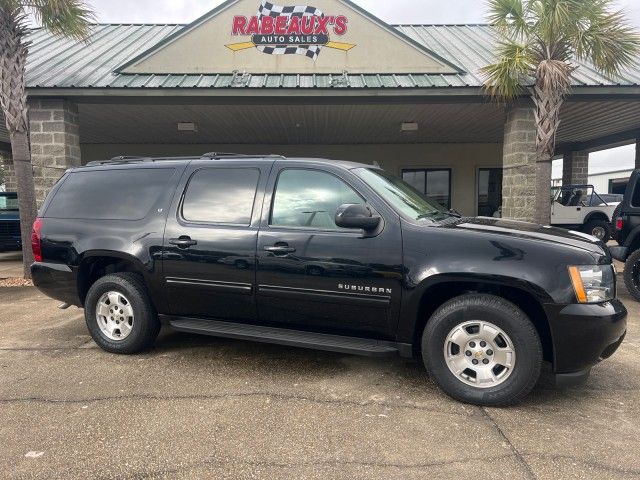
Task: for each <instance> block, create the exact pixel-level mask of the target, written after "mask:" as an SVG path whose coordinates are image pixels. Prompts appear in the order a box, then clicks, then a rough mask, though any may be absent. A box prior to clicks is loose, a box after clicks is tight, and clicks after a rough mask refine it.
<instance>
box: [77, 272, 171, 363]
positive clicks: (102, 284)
mask: <svg viewBox="0 0 640 480" xmlns="http://www.w3.org/2000/svg"><path fill="white" fill-rule="evenodd" d="M136 280H137V278H136V277H132V276H131V275H124V274H114V275H107V276H105V277H102V278H100V279H99V280H97V281H96V282H95V283H94V284H93V285H92V286H91V288H90V289H89V292H88V293H87V297H86V299H85V304H84V311H85V321H86V323H87V328H88V329H89V333H90V334H91V337H92V338H93V340H94V341H95V342H96V343H97V344H98V345H99V346H100V347H101V348H102V349H104V350H106V351H108V352H112V353H135V352H138V351H140V350H142V349H144V348H147V347H148V346H149V343H150V341H152V340H154V339H155V337H156V336H157V334H158V331H159V321H158V319H157V315H156V313H155V310H154V308H153V306H152V305H151V302H150V300H149V298H148V296H147V295H146V292H145V291H144V289H143V288H141V285H140V284H139V282H138V281H136ZM109 291H116V292H120V293H122V294H123V295H124V296H125V297H126V298H127V299H128V300H129V302H130V303H131V307H132V309H133V318H134V320H133V327H132V330H131V333H130V334H129V335H128V336H127V338H125V339H124V340H120V341H114V340H111V339H109V338H108V337H107V336H105V335H104V333H102V331H101V330H100V327H99V326H98V321H97V318H96V306H97V303H98V301H99V300H100V297H101V296H102V295H103V294H105V293H106V292H109Z"/></svg>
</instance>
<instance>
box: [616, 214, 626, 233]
mask: <svg viewBox="0 0 640 480" xmlns="http://www.w3.org/2000/svg"><path fill="white" fill-rule="evenodd" d="M622 227H624V220H622V218H621V217H618V218H616V230H622Z"/></svg>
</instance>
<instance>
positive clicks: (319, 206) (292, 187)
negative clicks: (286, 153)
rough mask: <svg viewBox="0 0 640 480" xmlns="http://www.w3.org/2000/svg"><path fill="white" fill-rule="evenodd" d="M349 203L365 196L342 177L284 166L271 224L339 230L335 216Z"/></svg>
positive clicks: (277, 189) (358, 200) (277, 188)
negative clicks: (341, 178)
mask: <svg viewBox="0 0 640 480" xmlns="http://www.w3.org/2000/svg"><path fill="white" fill-rule="evenodd" d="M345 203H364V200H363V199H362V197H360V195H358V194H357V193H356V192H355V191H354V190H353V189H352V188H351V187H350V186H349V185H347V184H346V183H344V182H343V181H342V180H340V179H339V178H337V177H335V176H333V175H331V174H329V173H326V172H321V171H319V170H297V169H290V170H283V171H282V172H281V173H280V176H279V177H278V183H277V185H276V192H275V195H274V199H273V208H272V212H271V221H270V225H272V226H277V227H302V228H315V229H319V230H339V227H338V226H336V224H335V222H334V216H335V214H336V210H337V209H338V207H339V206H340V205H342V204H345Z"/></svg>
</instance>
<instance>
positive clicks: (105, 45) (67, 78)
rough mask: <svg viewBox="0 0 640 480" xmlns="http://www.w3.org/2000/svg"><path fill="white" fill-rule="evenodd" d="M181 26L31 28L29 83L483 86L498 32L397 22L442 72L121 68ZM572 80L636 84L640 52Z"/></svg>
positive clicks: (585, 69)
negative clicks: (627, 62)
mask: <svg viewBox="0 0 640 480" xmlns="http://www.w3.org/2000/svg"><path fill="white" fill-rule="evenodd" d="M182 28H184V25H177V24H163V25H159V24H153V25H152V24H97V25H94V26H93V27H92V31H91V35H90V38H89V40H88V42H86V43H83V42H78V41H74V40H70V39H66V38H61V37H57V36H54V35H52V34H51V33H49V32H48V31H46V30H44V29H41V28H39V29H34V30H32V31H31V32H30V34H29V36H28V39H27V40H28V41H29V42H31V46H30V53H29V59H28V62H27V75H26V77H27V86H28V87H29V88H31V89H40V88H82V89H87V88H114V89H119V88H127V89H157V88H162V89H166V88H176V89H182V88H188V89H200V88H202V89H211V88H294V89H311V88H321V89H344V88H351V89H365V88H369V89H381V88H391V89H401V88H412V89H415V88H418V89H423V88H424V89H432V88H460V87H480V86H482V79H481V77H480V75H479V74H478V71H479V69H480V68H481V67H482V66H484V65H487V64H488V63H490V62H492V60H493V59H494V55H493V51H494V47H495V45H496V41H497V36H496V33H495V31H494V30H493V28H492V27H491V26H488V25H394V26H393V28H395V29H397V30H398V31H399V32H401V33H402V34H404V35H406V36H408V37H409V38H411V39H412V40H415V41H416V42H418V43H419V44H421V45H423V46H424V47H425V48H428V49H430V50H432V51H433V52H435V53H436V54H437V55H439V56H441V57H442V58H444V59H446V60H448V61H449V62H451V63H452V64H454V65H457V66H459V67H460V68H461V70H462V71H463V72H462V73H456V74H450V75H444V74H415V73H413V74H407V73H402V72H398V73H397V74H349V73H348V72H344V73H340V72H336V74H314V75H309V74H299V75H296V74H251V73H242V72H235V73H234V72H229V73H228V74H210V75H206V74H203V75H197V74H124V73H117V70H118V68H119V67H121V66H122V65H123V64H125V63H126V62H128V61H130V60H132V59H133V58H135V57H136V56H138V55H139V54H140V53H142V52H144V51H146V50H148V49H150V48H152V47H153V46H154V45H157V44H158V43H159V42H162V41H163V40H164V39H166V38H167V37H168V36H170V35H172V34H174V33H176V32H177V31H179V30H180V29H182ZM573 85H574V86H575V87H580V86H638V85H640V59H639V61H638V62H637V64H636V65H635V66H634V67H633V68H630V69H629V70H628V71H625V72H623V73H622V74H621V75H620V76H619V77H616V78H611V77H607V76H604V75H602V74H601V73H599V72H598V71H597V70H596V69H595V68H594V67H593V66H592V65H589V64H581V65H579V68H578V69H577V70H576V71H575V73H574V74H573Z"/></svg>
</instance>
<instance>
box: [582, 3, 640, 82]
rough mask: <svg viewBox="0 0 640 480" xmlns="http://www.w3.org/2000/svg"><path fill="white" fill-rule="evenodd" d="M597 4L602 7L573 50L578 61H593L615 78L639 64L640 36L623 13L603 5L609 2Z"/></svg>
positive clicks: (595, 10) (594, 12)
mask: <svg viewBox="0 0 640 480" xmlns="http://www.w3.org/2000/svg"><path fill="white" fill-rule="evenodd" d="M596 3H598V4H599V5H598V8H597V9H595V8H594V10H593V11H592V12H591V13H592V15H591V16H590V18H589V19H588V20H589V21H588V24H587V25H585V27H586V28H584V29H583V30H581V31H578V32H576V35H575V38H574V39H573V48H574V50H575V56H576V58H577V59H579V60H589V61H591V62H593V64H594V65H595V66H596V67H597V68H598V69H600V70H602V71H603V72H604V73H605V74H607V75H610V76H611V75H615V74H617V73H619V72H620V70H621V69H623V68H625V67H628V66H629V65H631V64H632V63H634V62H637V61H638V55H640V35H639V34H638V32H637V31H636V30H635V29H634V28H633V27H631V26H630V25H629V24H627V23H626V20H625V16H624V13H623V12H622V11H610V10H609V9H608V8H607V5H602V4H605V3H608V2H603V1H598V2H596Z"/></svg>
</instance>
